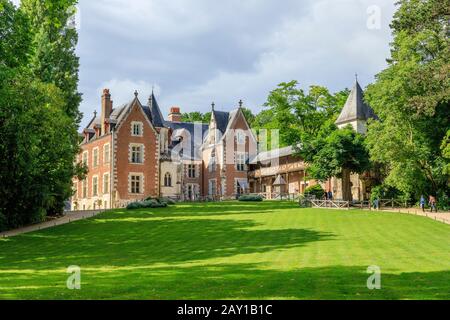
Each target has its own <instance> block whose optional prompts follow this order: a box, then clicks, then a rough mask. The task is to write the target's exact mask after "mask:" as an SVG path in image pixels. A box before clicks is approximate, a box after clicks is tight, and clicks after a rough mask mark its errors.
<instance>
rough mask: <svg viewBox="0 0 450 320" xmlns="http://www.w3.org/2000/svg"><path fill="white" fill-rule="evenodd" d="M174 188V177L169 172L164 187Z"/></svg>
mask: <svg viewBox="0 0 450 320" xmlns="http://www.w3.org/2000/svg"><path fill="white" fill-rule="evenodd" d="M171 186H172V175H171V174H170V173H169V172H167V173H166V175H165V176H164V187H171Z"/></svg>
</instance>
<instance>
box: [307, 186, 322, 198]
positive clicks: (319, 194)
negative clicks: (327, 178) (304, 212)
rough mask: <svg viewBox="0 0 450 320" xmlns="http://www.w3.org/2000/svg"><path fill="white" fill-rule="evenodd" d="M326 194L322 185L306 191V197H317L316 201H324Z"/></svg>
mask: <svg viewBox="0 0 450 320" xmlns="http://www.w3.org/2000/svg"><path fill="white" fill-rule="evenodd" d="M324 194H325V190H323V188H322V186H321V185H320V184H316V185H314V186H311V187H308V188H306V189H305V193H304V195H305V197H311V196H313V197H315V198H316V199H322V198H323V196H324Z"/></svg>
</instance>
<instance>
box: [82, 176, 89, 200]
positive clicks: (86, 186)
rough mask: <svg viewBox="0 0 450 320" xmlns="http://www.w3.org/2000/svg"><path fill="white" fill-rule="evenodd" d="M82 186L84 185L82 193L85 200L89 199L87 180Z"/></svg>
mask: <svg viewBox="0 0 450 320" xmlns="http://www.w3.org/2000/svg"><path fill="white" fill-rule="evenodd" d="M82 184H83V190H82V192H83V198H87V189H88V184H87V180H86V179H84V180H83V182H82Z"/></svg>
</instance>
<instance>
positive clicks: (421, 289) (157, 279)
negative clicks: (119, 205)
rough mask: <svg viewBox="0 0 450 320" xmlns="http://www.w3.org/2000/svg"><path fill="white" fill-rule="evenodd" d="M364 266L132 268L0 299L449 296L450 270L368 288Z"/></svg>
mask: <svg viewBox="0 0 450 320" xmlns="http://www.w3.org/2000/svg"><path fill="white" fill-rule="evenodd" d="M366 269H367V266H354V267H343V266H330V267H323V268H303V269H301V268H299V269H296V270H289V271H283V270H274V269H264V268H263V266H262V265H260V264H220V265H207V266H203V267H178V268H177V267H164V268H136V269H134V270H127V271H126V272H125V271H121V272H119V271H110V272H105V271H101V270H99V271H96V272H88V273H85V274H83V278H82V290H80V291H70V290H67V289H65V288H64V286H63V285H59V286H55V285H53V287H52V286H51V285H50V286H49V284H52V283H58V282H59V283H61V284H63V283H64V278H63V275H62V276H61V277H60V279H59V278H58V279H56V278H52V277H55V276H54V275H52V277H50V278H48V280H49V281H48V282H46V283H42V285H41V286H37V287H17V288H11V289H10V290H9V291H4V292H3V294H2V293H1V292H0V298H1V297H2V296H3V298H5V297H6V298H8V294H10V296H9V297H10V298H14V297H19V298H33V299H36V298H41V299H44V298H46V299H48V298H51V299H53V298H56V299H189V300H204V299H263V300H266V299H327V300H333V299H356V300H362V299H364V300H368V299H383V300H384V299H389V300H394V299H450V271H439V272H413V273H401V274H391V273H384V272H382V274H381V289H380V290H369V289H368V288H367V279H368V277H369V274H367V273H366Z"/></svg>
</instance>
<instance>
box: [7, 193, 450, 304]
mask: <svg viewBox="0 0 450 320" xmlns="http://www.w3.org/2000/svg"><path fill="white" fill-rule="evenodd" d="M70 265H78V266H80V267H81V272H82V274H81V282H82V283H81V286H82V287H81V290H74V291H72V290H68V289H66V279H67V277H68V274H67V273H66V270H67V267H68V266H70ZM371 265H377V266H379V267H380V268H381V271H382V278H381V281H382V289H381V290H373V291H370V290H368V289H367V287H366V281H367V278H368V276H369V275H368V274H367V273H366V270H367V267H368V266H371ZM14 298H20V299H235V298H238V299H239V298H242V299H438V298H441V299H450V226H449V225H444V224H442V223H438V222H435V221H433V220H431V219H427V218H422V217H416V216H410V215H402V214H391V213H370V212H363V211H334V210H314V209H300V208H298V207H297V206H296V205H295V204H291V203H275V202H263V203H236V202H230V203H218V204H180V205H177V206H173V207H170V208H164V209H151V210H150V209H147V210H138V211H126V210H117V211H114V212H109V213H105V214H102V215H99V216H97V217H95V218H93V219H89V220H84V221H78V222H75V223H71V224H68V225H64V226H60V227H56V228H53V229H48V230H43V231H40V232H35V233H31V234H26V235H22V236H18V237H14V238H10V239H0V299H14Z"/></svg>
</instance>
